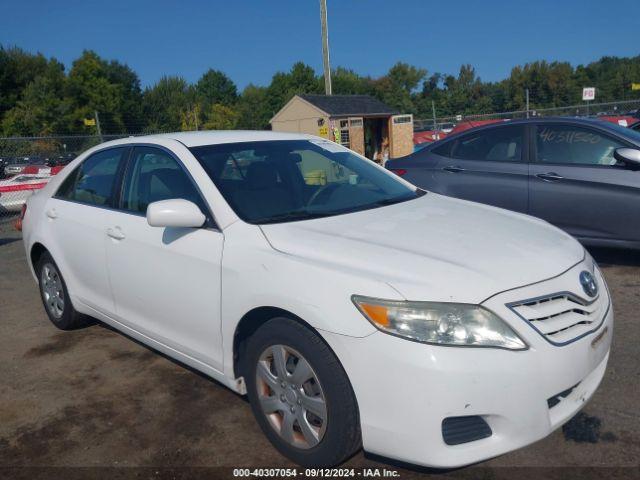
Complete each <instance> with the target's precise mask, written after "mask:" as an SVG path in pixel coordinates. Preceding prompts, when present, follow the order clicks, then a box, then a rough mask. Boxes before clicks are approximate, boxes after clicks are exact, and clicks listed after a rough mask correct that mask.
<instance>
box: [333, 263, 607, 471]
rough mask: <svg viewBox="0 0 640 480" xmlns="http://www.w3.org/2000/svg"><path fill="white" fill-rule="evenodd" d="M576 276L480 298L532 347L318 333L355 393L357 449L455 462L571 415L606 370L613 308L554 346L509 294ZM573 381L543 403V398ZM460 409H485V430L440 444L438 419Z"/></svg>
mask: <svg viewBox="0 0 640 480" xmlns="http://www.w3.org/2000/svg"><path fill="white" fill-rule="evenodd" d="M577 268H578V269H579V268H581V266H578V267H577ZM574 274H575V272H574V271H573V269H572V270H570V271H569V272H566V273H565V274H564V275H562V276H560V277H557V278H556V279H553V280H551V281H548V282H541V283H540V284H536V285H533V286H529V287H526V289H525V290H526V291H525V292H522V291H511V292H505V293H503V294H500V295H497V296H495V297H493V298H491V299H489V300H487V301H486V302H485V303H484V305H485V306H487V307H488V308H491V309H492V310H494V311H496V312H498V313H499V314H500V315H501V316H502V318H504V319H505V320H506V321H508V322H509V324H510V325H512V327H513V328H514V330H516V331H517V332H518V334H520V335H521V336H522V338H523V339H524V340H525V341H526V342H527V344H528V345H529V348H528V349H527V350H524V351H509V350H501V349H494V348H472V347H445V346H433V345H425V344H421V343H416V342H411V341H408V340H404V339H400V338H397V337H394V336H391V335H387V334H384V333H382V332H376V333H374V334H372V335H369V336H367V337H364V338H353V337H346V336H341V335H335V334H331V333H327V332H323V336H324V338H325V339H326V341H327V342H328V343H329V345H330V346H331V347H332V348H333V349H334V351H335V352H336V354H337V356H338V358H339V359H340V360H341V362H342V365H343V367H344V368H345V371H346V372H347V375H348V376H349V379H350V380H351V384H352V386H353V389H354V392H355V394H356V398H357V401H358V406H359V410H360V421H361V427H362V438H363V446H364V449H365V450H367V451H368V452H371V453H375V454H378V455H382V456H385V457H390V458H394V459H397V460H402V461H406V462H410V463H413V464H418V465H425V466H430V467H440V468H450V467H459V466H463V465H468V464H471V463H475V462H478V461H481V460H485V459H487V458H491V457H494V456H497V455H500V454H503V453H506V452H508V451H511V450H514V449H517V448H520V447H523V446H525V445H528V444H530V443H533V442H535V441H537V440H540V439H542V438H544V437H545V436H547V435H548V434H550V433H551V432H552V431H553V430H555V429H556V428H558V427H560V426H561V425H562V424H563V423H564V422H566V421H568V420H569V419H570V418H571V417H573V416H574V415H575V414H576V413H577V412H578V411H579V410H580V409H581V408H582V406H583V405H584V404H585V402H586V401H587V400H589V398H591V396H592V395H593V393H594V392H595V390H596V389H597V387H598V385H599V384H600V381H601V380H602V378H603V376H604V373H605V370H606V365H607V361H608V358H609V348H610V344H611V338H612V333H613V310H612V308H608V309H607V312H606V314H605V316H604V318H603V319H602V322H601V323H599V324H598V326H597V328H596V329H595V330H594V331H593V332H592V333H590V334H588V335H585V336H584V337H582V338H580V339H578V340H576V341H575V342H572V343H570V344H567V345H563V346H556V345H552V344H550V343H549V342H548V341H547V340H546V339H545V338H543V336H542V335H540V334H539V333H538V332H537V331H535V330H534V329H532V328H530V327H529V326H528V325H526V322H524V320H522V319H521V318H518V317H517V316H515V315H514V314H513V312H511V311H510V310H508V307H506V304H508V303H509V301H510V299H513V297H514V295H515V296H516V297H517V296H518V295H522V294H524V295H525V296H524V297H522V296H521V297H520V298H529V297H528V295H529V294H530V293H535V291H539V292H543V294H545V295H546V294H548V293H550V291H554V290H553V289H554V288H555V287H559V286H563V287H566V284H567V282H568V281H573V280H572V279H573V278H574V276H575V275H574ZM565 276H566V278H564V277H565ZM563 282H564V284H563ZM550 289H551V290H550ZM518 290H521V289H518ZM603 290H606V289H605V288H604V283H603ZM604 294H607V301H608V293H607V292H605V293H604ZM601 334H602V335H601ZM576 385H577V386H576ZM574 386H576V387H575V388H574V389H573V390H571V392H570V393H569V394H568V395H566V396H565V397H564V398H561V399H560V401H559V403H557V404H556V405H555V406H553V407H552V408H550V406H549V404H548V399H550V398H552V397H556V396H557V395H558V394H559V393H560V392H565V391H566V390H567V389H571V387H574ZM459 416H480V417H482V419H484V421H486V423H487V424H488V425H489V427H490V428H491V432H492V433H491V435H490V436H489V437H487V438H483V439H480V440H475V441H471V442H468V443H462V444H459V445H447V444H446V443H445V441H444V439H443V434H442V422H443V420H444V419H445V418H447V417H459Z"/></svg>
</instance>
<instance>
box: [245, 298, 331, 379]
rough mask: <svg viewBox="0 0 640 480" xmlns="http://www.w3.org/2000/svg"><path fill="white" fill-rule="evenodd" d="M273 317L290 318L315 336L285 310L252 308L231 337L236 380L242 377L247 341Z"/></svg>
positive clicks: (311, 328) (306, 325)
mask: <svg viewBox="0 0 640 480" xmlns="http://www.w3.org/2000/svg"><path fill="white" fill-rule="evenodd" d="M275 317H287V318H290V319H291V320H294V321H296V322H298V323H300V324H301V325H302V326H304V327H306V328H308V329H309V330H311V331H312V332H313V333H315V334H317V332H316V331H315V329H314V328H313V327H312V326H311V325H309V324H308V323H307V322H305V321H304V320H303V319H301V318H300V317H298V316H297V315H294V314H293V313H291V312H289V311H287V310H283V309H282V308H277V307H258V308H254V309H253V310H251V311H249V312H247V313H246V314H245V315H244V316H243V317H242V318H241V319H240V322H239V323H238V326H237V327H236V332H235V334H234V336H233V373H234V375H235V377H236V378H238V377H240V376H242V366H241V364H242V358H244V353H245V347H246V343H247V340H248V339H249V337H250V336H251V335H253V333H254V332H255V331H256V330H257V329H258V328H260V326H261V325H263V324H264V323H266V322H267V321H269V320H271V319H272V318H275ZM323 341H324V339H323Z"/></svg>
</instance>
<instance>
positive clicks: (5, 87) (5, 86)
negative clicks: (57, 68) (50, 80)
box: [0, 45, 56, 120]
mask: <svg viewBox="0 0 640 480" xmlns="http://www.w3.org/2000/svg"><path fill="white" fill-rule="evenodd" d="M52 61H54V62H55V61H56V60H55V59H52ZM48 63H49V62H48V61H47V59H46V58H45V57H44V56H43V55H42V54H39V53H38V54H36V55H33V54H31V53H27V52H25V51H24V50H22V49H20V48H17V47H12V48H4V47H3V46H1V45H0V120H2V117H3V116H4V114H5V112H7V111H8V110H11V109H12V108H14V107H15V106H16V104H17V102H18V101H19V100H21V99H22V96H23V94H24V90H25V88H26V87H27V85H29V84H30V83H31V82H33V81H34V80H35V78H36V77H37V76H38V75H41V74H42V73H44V72H45V70H46V69H47V65H48Z"/></svg>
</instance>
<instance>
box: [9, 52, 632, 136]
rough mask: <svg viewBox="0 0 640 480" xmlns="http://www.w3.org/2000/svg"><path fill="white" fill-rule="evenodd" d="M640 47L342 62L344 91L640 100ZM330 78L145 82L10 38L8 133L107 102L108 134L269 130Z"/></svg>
mask: <svg viewBox="0 0 640 480" xmlns="http://www.w3.org/2000/svg"><path fill="white" fill-rule="evenodd" d="M632 82H636V83H638V82H640V56H636V57H629V58H618V57H603V58H601V59H600V60H598V61H596V62H593V63H590V64H588V65H578V66H577V67H575V68H574V67H573V66H572V65H570V64H569V63H567V62H546V61H537V62H532V63H528V64H525V65H522V66H516V67H514V68H513V69H512V70H511V73H510V75H509V77H508V78H506V79H504V80H502V81H499V82H483V81H482V80H481V79H480V78H479V77H478V75H477V74H476V71H475V69H474V67H473V66H472V65H462V66H461V67H460V70H459V71H458V72H457V74H455V75H451V74H442V73H437V72H436V73H431V74H429V75H427V71H426V70H424V69H422V68H417V67H415V66H412V65H409V64H406V63H402V62H398V63H396V64H395V65H393V66H392V67H391V68H390V69H389V71H388V72H387V73H386V74H385V75H382V76H381V77H378V78H372V77H370V76H363V75H360V74H358V73H356V72H354V71H353V70H350V69H347V68H343V67H338V68H336V69H335V70H334V71H333V72H332V85H333V92H334V93H335V94H369V95H374V96H376V97H377V98H379V99H380V100H382V101H384V102H386V103H387V104H389V105H390V106H391V107H393V108H395V109H397V110H398V111H400V112H403V113H413V114H414V115H416V116H417V117H418V118H431V116H432V103H433V104H434V105H435V108H436V114H437V116H449V115H458V114H461V115H465V114H476V113H488V112H500V111H510V110H522V109H524V107H525V90H526V89H529V91H530V106H531V108H532V109H539V108H545V107H558V106H566V105H571V104H579V103H581V93H582V88H583V87H586V86H590V87H596V89H597V101H598V102H608V101H614V100H631V99H640V91H631V83H632ZM323 92H324V79H323V77H322V75H318V74H316V72H315V71H314V70H313V68H312V67H310V66H309V65H306V64H304V63H302V62H297V63H295V64H294V65H293V66H292V68H291V70H289V71H288V72H277V73H276V74H275V75H273V77H272V79H271V82H270V84H269V85H267V86H256V85H253V84H249V85H248V86H247V87H245V88H244V90H242V92H238V89H237V87H236V85H235V84H234V82H233V81H232V80H231V79H230V78H229V77H228V76H227V75H226V74H225V73H223V72H221V71H219V70H214V69H210V70H208V71H207V72H205V73H204V74H203V75H202V76H201V77H200V79H199V80H198V81H197V82H196V83H195V84H193V85H190V84H189V83H188V82H187V81H186V80H185V79H183V78H181V77H163V78H161V79H160V80H159V81H158V82H157V83H155V84H154V85H152V86H150V87H148V88H146V89H145V90H144V92H143V91H142V89H141V88H140V81H139V79H138V76H137V74H136V72H134V71H133V70H132V69H131V68H129V67H128V66H127V65H125V64H122V63H119V62H117V61H115V60H112V61H107V60H105V59H103V58H101V57H100V56H99V55H98V54H96V53H95V52H93V51H84V52H83V53H82V55H81V56H80V57H79V58H78V59H76V60H75V61H74V62H73V64H72V66H71V68H70V70H69V72H65V69H64V67H63V65H62V64H60V63H59V62H58V61H57V60H55V59H54V58H51V59H47V58H46V57H44V56H43V55H41V54H31V53H28V52H25V51H23V50H21V49H19V48H16V47H11V48H5V47H2V46H0V134H1V135H4V136H39V135H50V134H75V133H95V132H96V127H95V126H85V125H84V122H83V120H84V119H87V118H90V119H93V118H94V116H95V112H96V111H97V112H98V113H99V116H100V123H101V127H102V132H103V133H106V134H108V133H123V132H130V133H141V132H153V131H175V130H196V129H233V128H243V129H265V128H269V120H270V119H271V117H272V116H273V115H274V114H275V113H277V112H278V111H279V110H280V109H281V108H282V107H283V106H284V105H285V104H286V103H287V102H288V101H289V100H290V99H291V98H292V97H293V96H294V95H295V94H302V93H323Z"/></svg>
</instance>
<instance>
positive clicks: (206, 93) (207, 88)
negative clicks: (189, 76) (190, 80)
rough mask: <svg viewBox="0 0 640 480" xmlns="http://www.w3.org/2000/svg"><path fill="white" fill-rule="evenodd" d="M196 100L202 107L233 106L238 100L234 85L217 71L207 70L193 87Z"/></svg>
mask: <svg viewBox="0 0 640 480" xmlns="http://www.w3.org/2000/svg"><path fill="white" fill-rule="evenodd" d="M195 89H196V95H197V97H198V100H199V101H200V102H202V103H203V104H204V105H213V104H214V103H219V104H222V105H233V104H234V103H235V102H236V100H237V99H238V89H237V88H236V85H235V83H233V81H232V80H231V79H230V78H229V77H227V76H226V75H225V74H224V73H222V72H221V71H219V70H213V69H209V70H208V71H207V72H206V73H205V74H204V75H202V77H200V80H198V83H196V85H195Z"/></svg>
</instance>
